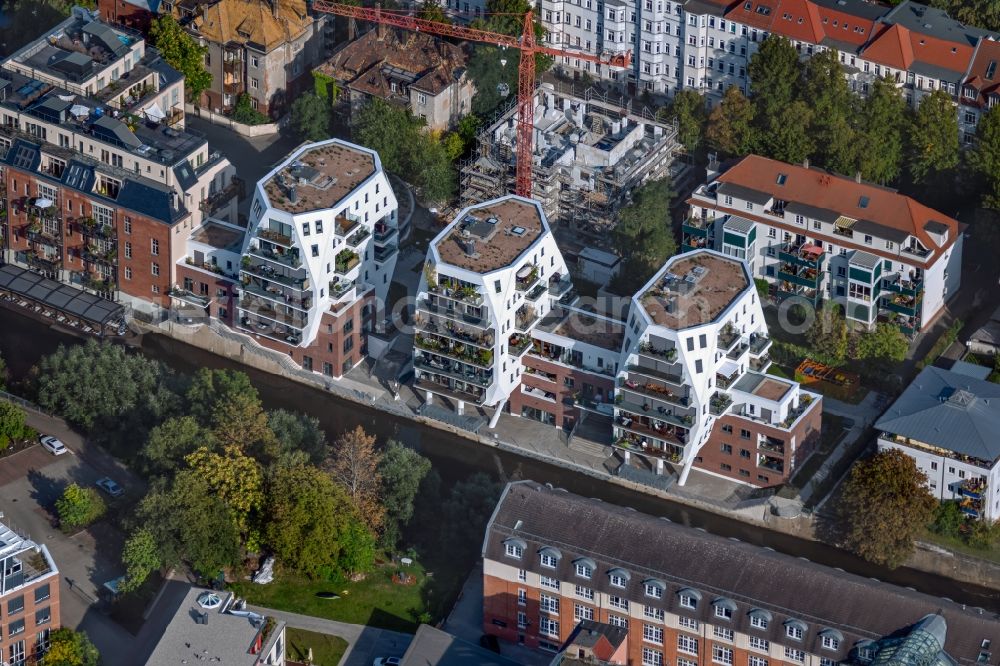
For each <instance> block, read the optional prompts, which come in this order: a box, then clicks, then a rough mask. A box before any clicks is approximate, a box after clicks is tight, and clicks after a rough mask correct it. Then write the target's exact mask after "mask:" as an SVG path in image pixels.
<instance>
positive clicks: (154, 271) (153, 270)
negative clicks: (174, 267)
mask: <svg viewBox="0 0 1000 666" xmlns="http://www.w3.org/2000/svg"><path fill="white" fill-rule="evenodd" d="M149 270H150V272H151V273H152V274H153V275H155V276H159V274H160V265H159V264H158V263H156V262H155V261H154V262H153V265H152V266H150V269H149Z"/></svg>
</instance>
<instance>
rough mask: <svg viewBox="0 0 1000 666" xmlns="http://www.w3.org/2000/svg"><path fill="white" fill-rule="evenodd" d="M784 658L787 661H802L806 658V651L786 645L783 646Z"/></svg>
mask: <svg viewBox="0 0 1000 666" xmlns="http://www.w3.org/2000/svg"><path fill="white" fill-rule="evenodd" d="M785 659H787V660H788V661H797V662H800V663H801V662H804V661H805V660H806V653H805V652H803V651H802V650H796V649H795V648H790V647H786V648H785Z"/></svg>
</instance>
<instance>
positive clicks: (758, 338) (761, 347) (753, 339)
mask: <svg viewBox="0 0 1000 666" xmlns="http://www.w3.org/2000/svg"><path fill="white" fill-rule="evenodd" d="M770 347H771V338H769V337H768V336H766V335H764V334H763V333H753V334H751V335H750V355H751V356H760V355H761V354H763V353H764V352H765V351H767V350H768V349H769V348H770Z"/></svg>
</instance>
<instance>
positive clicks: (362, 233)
mask: <svg viewBox="0 0 1000 666" xmlns="http://www.w3.org/2000/svg"><path fill="white" fill-rule="evenodd" d="M369 236H371V232H369V231H368V230H367V229H365V228H364V227H361V228H360V229H358V231H357V232H356V233H355V234H354V235H352V236H351V237H350V238H348V239H347V244H348V245H350V246H351V247H357V246H359V245H361V243H362V241H364V240H365V239H366V238H368V237H369Z"/></svg>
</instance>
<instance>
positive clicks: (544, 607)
mask: <svg viewBox="0 0 1000 666" xmlns="http://www.w3.org/2000/svg"><path fill="white" fill-rule="evenodd" d="M538 607H539V608H540V609H541V611H542V612H543V613H552V614H553V615H558V614H559V597H550V596H549V595H547V594H543V595H541V596H540V597H539V602H538Z"/></svg>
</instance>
